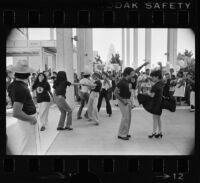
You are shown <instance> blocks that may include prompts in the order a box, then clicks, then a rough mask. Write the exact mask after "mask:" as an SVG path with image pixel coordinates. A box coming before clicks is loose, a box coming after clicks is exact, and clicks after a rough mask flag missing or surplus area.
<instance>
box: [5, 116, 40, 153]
mask: <svg viewBox="0 0 200 183" xmlns="http://www.w3.org/2000/svg"><path fill="white" fill-rule="evenodd" d="M13 126H14V127H13V130H7V131H6V134H7V147H8V150H9V152H10V153H11V155H37V154H38V151H37V150H38V149H37V144H36V141H37V135H38V125H37V124H36V125H31V123H30V122H28V121H22V120H18V121H17V123H16V124H15V125H13Z"/></svg>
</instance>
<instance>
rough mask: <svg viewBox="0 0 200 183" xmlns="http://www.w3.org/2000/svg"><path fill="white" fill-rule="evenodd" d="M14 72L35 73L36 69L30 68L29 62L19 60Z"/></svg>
mask: <svg viewBox="0 0 200 183" xmlns="http://www.w3.org/2000/svg"><path fill="white" fill-rule="evenodd" d="M13 72H15V73H21V74H25V73H33V72H34V69H33V68H31V67H29V64H28V61H27V60H18V61H17V62H16V64H15V65H14V67H13Z"/></svg>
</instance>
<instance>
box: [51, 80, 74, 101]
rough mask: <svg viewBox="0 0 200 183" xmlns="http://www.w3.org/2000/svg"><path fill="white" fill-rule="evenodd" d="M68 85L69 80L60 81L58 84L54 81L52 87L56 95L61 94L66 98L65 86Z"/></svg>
mask: <svg viewBox="0 0 200 183" xmlns="http://www.w3.org/2000/svg"><path fill="white" fill-rule="evenodd" d="M70 85H71V83H70V82H69V81H61V82H60V83H59V84H58V85H56V84H55V83H54V85H53V88H54V89H55V94H56V96H58V95H62V96H63V97H65V98H66V88H67V86H70Z"/></svg>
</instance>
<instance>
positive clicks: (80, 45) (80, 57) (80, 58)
mask: <svg viewBox="0 0 200 183" xmlns="http://www.w3.org/2000/svg"><path fill="white" fill-rule="evenodd" d="M77 36H78V41H77V74H78V76H80V73H81V72H82V71H83V68H84V57H85V56H84V55H85V48H84V47H85V46H84V45H85V44H84V42H85V31H84V29H83V28H78V29H77Z"/></svg>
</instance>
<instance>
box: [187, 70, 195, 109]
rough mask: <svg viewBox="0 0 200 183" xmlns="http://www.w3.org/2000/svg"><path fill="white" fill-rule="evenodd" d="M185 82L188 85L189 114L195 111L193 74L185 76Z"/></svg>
mask: <svg viewBox="0 0 200 183" xmlns="http://www.w3.org/2000/svg"><path fill="white" fill-rule="evenodd" d="M187 80H188V83H189V85H190V112H194V111H195V75H194V73H192V72H191V73H188V74H187Z"/></svg>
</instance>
